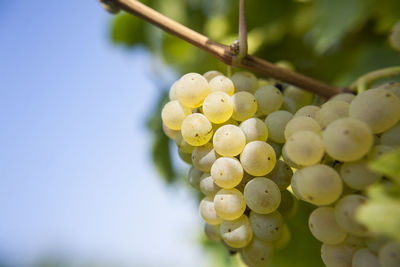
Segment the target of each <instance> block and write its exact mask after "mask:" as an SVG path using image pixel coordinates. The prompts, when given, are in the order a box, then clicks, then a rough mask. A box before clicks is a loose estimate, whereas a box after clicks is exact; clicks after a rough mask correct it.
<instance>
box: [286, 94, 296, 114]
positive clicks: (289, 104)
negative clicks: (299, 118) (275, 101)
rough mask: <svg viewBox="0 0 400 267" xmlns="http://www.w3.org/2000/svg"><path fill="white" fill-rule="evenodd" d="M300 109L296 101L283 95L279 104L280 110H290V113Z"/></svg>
mask: <svg viewBox="0 0 400 267" xmlns="http://www.w3.org/2000/svg"><path fill="white" fill-rule="evenodd" d="M299 109H300V106H299V105H297V103H296V101H295V100H293V99H291V98H289V97H287V96H285V95H284V96H283V102H282V106H281V110H285V111H288V112H290V113H291V114H295V113H296V112H297V111H298V110H299Z"/></svg>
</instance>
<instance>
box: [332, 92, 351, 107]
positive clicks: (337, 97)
mask: <svg viewBox="0 0 400 267" xmlns="http://www.w3.org/2000/svg"><path fill="white" fill-rule="evenodd" d="M355 97H356V95H353V94H350V93H340V94H337V95H334V96H333V97H331V98H330V99H329V101H331V100H340V101H344V102H347V103H349V104H350V103H351V101H353V99H354V98H355Z"/></svg>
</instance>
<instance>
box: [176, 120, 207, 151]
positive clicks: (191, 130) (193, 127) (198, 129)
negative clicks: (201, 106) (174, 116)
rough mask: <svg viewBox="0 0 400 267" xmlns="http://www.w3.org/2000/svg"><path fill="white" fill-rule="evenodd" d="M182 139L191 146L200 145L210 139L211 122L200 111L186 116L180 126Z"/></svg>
mask: <svg viewBox="0 0 400 267" xmlns="http://www.w3.org/2000/svg"><path fill="white" fill-rule="evenodd" d="M181 133H182V136H183V139H185V141H186V142H187V143H188V144H190V145H192V146H202V145H205V144H207V143H208V141H210V139H211V137H212V134H213V130H212V125H211V122H210V121H209V120H208V119H207V118H206V116H204V115H203V114H200V113H194V114H191V115H189V116H187V117H186V118H185V119H184V120H183V122H182V127H181Z"/></svg>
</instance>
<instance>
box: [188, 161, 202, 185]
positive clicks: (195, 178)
mask: <svg viewBox="0 0 400 267" xmlns="http://www.w3.org/2000/svg"><path fill="white" fill-rule="evenodd" d="M202 174H203V172H202V171H200V170H198V169H196V168H195V167H193V166H192V167H190V169H189V172H188V174H187V178H188V182H189V184H190V185H191V186H193V188H196V189H197V190H200V180H201V175H202Z"/></svg>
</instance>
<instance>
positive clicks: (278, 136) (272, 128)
mask: <svg viewBox="0 0 400 267" xmlns="http://www.w3.org/2000/svg"><path fill="white" fill-rule="evenodd" d="M292 118H293V115H292V113H290V112H288V111H285V110H278V111H275V112H272V113H271V114H269V115H268V116H267V117H266V118H265V124H266V125H267V128H268V132H269V136H268V138H269V139H268V141H270V140H271V141H273V142H276V143H284V142H285V135H284V132H285V127H286V124H287V123H288V122H289V121H290V120H291V119H292Z"/></svg>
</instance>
